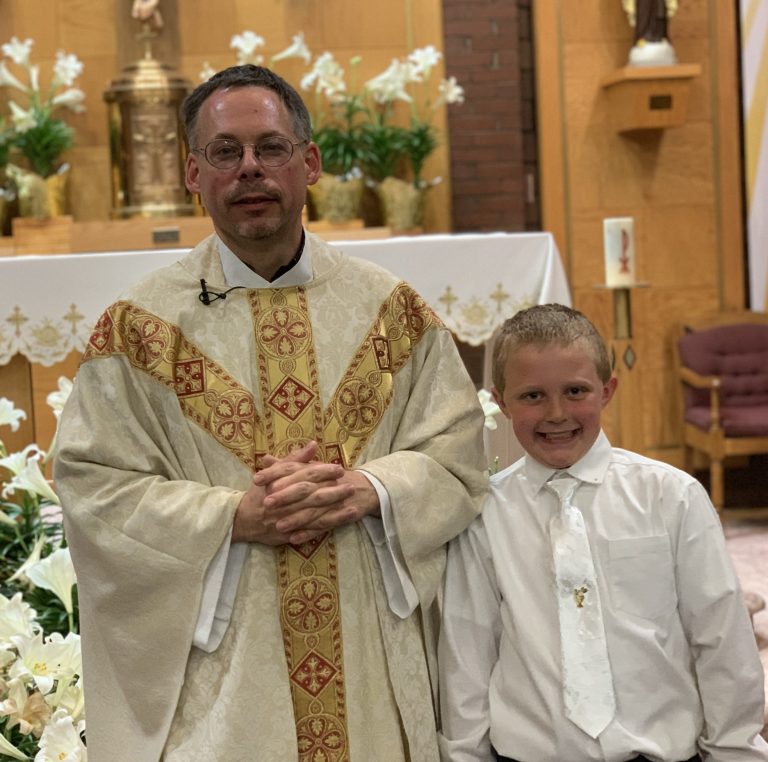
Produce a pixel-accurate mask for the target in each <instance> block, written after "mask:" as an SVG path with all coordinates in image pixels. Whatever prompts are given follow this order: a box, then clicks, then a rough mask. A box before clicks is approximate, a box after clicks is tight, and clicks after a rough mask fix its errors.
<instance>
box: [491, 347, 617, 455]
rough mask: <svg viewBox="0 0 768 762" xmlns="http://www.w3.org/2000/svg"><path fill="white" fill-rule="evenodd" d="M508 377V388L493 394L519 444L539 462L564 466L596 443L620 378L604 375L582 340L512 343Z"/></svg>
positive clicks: (507, 364) (506, 386)
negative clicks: (514, 345)
mask: <svg viewBox="0 0 768 762" xmlns="http://www.w3.org/2000/svg"><path fill="white" fill-rule="evenodd" d="M504 378H505V389H504V393H503V394H502V395H499V393H498V391H497V390H496V389H494V390H493V396H494V398H495V400H496V402H497V403H498V405H499V407H500V408H501V409H502V411H503V412H504V415H505V416H506V417H507V418H509V419H510V420H511V421H512V427H513V429H514V430H515V435H516V436H517V438H518V440H519V441H520V444H521V445H522V446H523V448H524V449H525V451H526V452H527V453H528V454H529V455H531V456H532V457H533V458H535V459H536V460H537V461H539V463H543V464H544V465H546V466H551V467H552V468H559V469H562V468H568V467H569V466H572V465H573V464H574V463H575V462H576V461H577V460H579V459H580V458H582V457H583V456H584V455H585V454H586V453H587V451H588V450H589V448H590V447H592V445H593V444H594V442H595V440H596V439H597V437H598V435H599V433H600V414H601V412H602V409H603V408H604V407H605V406H606V405H607V404H608V402H609V401H610V399H611V397H613V393H614V391H615V390H616V378H615V377H611V378H610V379H609V380H608V381H607V382H603V381H601V380H600V377H599V376H598V375H597V368H596V367H595V362H594V359H593V358H592V356H591V355H590V353H589V352H587V351H586V349H585V347H584V346H583V344H581V343H580V342H577V343H576V344H573V345H571V346H562V345H559V344H546V345H526V346H523V347H520V348H517V349H515V348H512V349H510V352H509V356H508V357H507V362H506V367H505V368H504Z"/></svg>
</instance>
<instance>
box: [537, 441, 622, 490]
mask: <svg viewBox="0 0 768 762" xmlns="http://www.w3.org/2000/svg"><path fill="white" fill-rule="evenodd" d="M611 452H612V448H611V443H610V442H609V441H608V437H607V436H605V433H604V432H603V431H601V432H600V434H598V437H597V439H596V440H595V442H594V444H593V445H592V447H590V448H589V450H588V451H587V453H586V455H584V457H583V458H581V459H580V460H578V461H576V463H574V464H573V465H572V466H571V467H570V468H567V469H565V472H566V473H568V474H570V475H571V476H574V477H576V478H577V479H579V481H582V482H586V483H587V484H600V483H601V482H602V481H603V479H604V478H605V472H606V471H607V470H608V465H609V464H610V462H611ZM562 470H563V469H561V468H552V466H545V465H544V464H543V463H539V461H537V460H536V459H534V458H532V457H531V456H530V455H528V454H526V455H525V456H524V464H523V474H524V476H525V478H526V480H527V482H528V484H530V486H531V488H532V489H533V492H534V494H538V492H539V491H540V490H541V489H542V487H544V485H545V484H546V483H547V482H548V481H549V480H550V479H551V478H552V476H553V474H555V473H557V472H558V471H562Z"/></svg>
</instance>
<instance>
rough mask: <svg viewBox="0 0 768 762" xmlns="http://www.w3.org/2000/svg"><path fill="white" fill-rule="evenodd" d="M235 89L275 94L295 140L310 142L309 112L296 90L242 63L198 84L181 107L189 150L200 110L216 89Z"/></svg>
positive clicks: (262, 69) (261, 69)
mask: <svg viewBox="0 0 768 762" xmlns="http://www.w3.org/2000/svg"><path fill="white" fill-rule="evenodd" d="M238 87H263V88H266V89H267V90H272V91H273V92H275V93H277V95H278V97H279V98H280V100H281V101H282V102H283V104H284V105H285V108H286V109H287V111H288V113H289V114H290V116H291V120H292V121H293V130H294V132H295V133H296V137H297V138H298V139H299V140H306V141H310V140H312V126H311V123H310V118H309V111H307V107H306V106H305V105H304V101H303V100H302V99H301V96H300V95H299V94H298V93H297V92H296V90H295V89H294V88H293V86H291V85H290V84H288V82H286V81H285V80H284V79H283V78H282V77H280V76H278V75H277V74H275V73H274V72H273V71H271V70H270V69H267V68H265V67H264V66H254V65H253V64H242V65H241V66H230V67H229V68H227V69H222V71H220V72H217V73H216V74H214V75H213V76H212V77H211V78H210V79H209V80H207V81H206V82H203V83H202V84H201V85H198V86H197V87H196V88H195V89H194V90H193V91H192V92H191V93H190V94H189V95H188V96H187V97H186V98H185V99H184V102H183V103H182V104H181V118H182V121H183V122H184V130H185V131H186V133H187V141H188V143H189V146H190V148H197V147H198V146H196V145H195V144H196V142H197V134H196V130H197V118H198V115H199V114H200V107H201V106H202V105H203V103H204V102H205V101H206V99H207V98H209V97H210V96H211V95H212V94H213V93H215V92H216V91H217V90H233V89H235V88H238Z"/></svg>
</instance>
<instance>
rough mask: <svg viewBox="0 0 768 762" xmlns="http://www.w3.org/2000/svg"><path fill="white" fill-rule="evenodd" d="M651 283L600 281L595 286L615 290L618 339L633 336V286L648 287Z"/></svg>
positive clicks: (616, 336)
mask: <svg viewBox="0 0 768 762" xmlns="http://www.w3.org/2000/svg"><path fill="white" fill-rule="evenodd" d="M650 285H651V284H650V283H629V284H627V285H620V286H612V285H608V284H605V283H599V284H596V285H595V286H594V288H596V289H598V290H604V289H605V290H608V291H612V292H613V338H614V339H615V340H616V341H622V340H629V339H631V338H632V297H631V292H632V289H633V288H648V287H649V286H650Z"/></svg>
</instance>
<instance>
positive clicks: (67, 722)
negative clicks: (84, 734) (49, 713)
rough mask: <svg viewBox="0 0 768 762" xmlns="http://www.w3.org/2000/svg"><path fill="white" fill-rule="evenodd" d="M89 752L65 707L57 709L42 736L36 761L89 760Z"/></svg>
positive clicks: (77, 761) (64, 761) (73, 761)
mask: <svg viewBox="0 0 768 762" xmlns="http://www.w3.org/2000/svg"><path fill="white" fill-rule="evenodd" d="M87 760H88V752H87V751H86V748H85V745H84V744H83V741H82V739H81V738H80V734H79V732H78V729H77V728H76V727H75V724H74V722H73V721H72V718H71V717H70V716H69V715H68V714H67V712H66V710H65V709H57V710H56V711H55V712H54V713H53V717H52V718H51V721H50V722H49V723H48V725H46V727H45V730H44V731H43V735H42V736H41V738H40V751H38V752H37V754H36V755H35V762H87Z"/></svg>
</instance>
